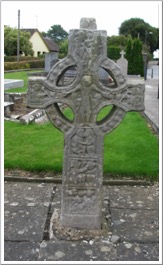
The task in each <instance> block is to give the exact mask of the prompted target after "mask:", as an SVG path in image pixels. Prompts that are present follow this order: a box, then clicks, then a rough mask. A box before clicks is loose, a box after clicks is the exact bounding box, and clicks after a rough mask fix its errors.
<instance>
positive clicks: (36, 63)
mask: <svg viewBox="0 0 163 265" xmlns="http://www.w3.org/2000/svg"><path fill="white" fill-rule="evenodd" d="M32 58H33V57H32ZM44 67H45V60H44V59H39V60H38V59H37V60H30V61H22V62H21V61H20V62H19V63H17V62H5V63H4V70H5V71H7V70H17V69H30V68H44Z"/></svg>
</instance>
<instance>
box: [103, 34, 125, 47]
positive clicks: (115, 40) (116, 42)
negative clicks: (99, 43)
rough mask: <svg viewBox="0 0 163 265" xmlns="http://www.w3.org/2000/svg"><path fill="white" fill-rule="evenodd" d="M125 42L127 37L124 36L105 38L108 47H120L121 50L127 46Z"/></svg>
mask: <svg viewBox="0 0 163 265" xmlns="http://www.w3.org/2000/svg"><path fill="white" fill-rule="evenodd" d="M127 40H128V37H126V36H124V35H120V36H114V35H113V36H111V37H108V38H107V43H108V45H109V46H111V45H113V46H120V48H121V49H124V47H125V46H126V44H127Z"/></svg>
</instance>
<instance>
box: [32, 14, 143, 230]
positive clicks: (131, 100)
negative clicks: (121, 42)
mask: <svg viewBox="0 0 163 265" xmlns="http://www.w3.org/2000/svg"><path fill="white" fill-rule="evenodd" d="M68 47H69V48H68V55H67V57H66V58H64V59H63V60H61V61H59V62H58V63H56V64H55V65H54V67H53V68H52V69H51V70H50V72H49V74H48V76H47V77H46V78H45V77H31V78H29V80H28V92H27V105H28V106H29V107H32V108H37V109H39V108H41V109H42V108H43V109H45V111H46V114H47V116H48V118H49V120H50V121H51V122H52V124H53V125H54V126H55V127H56V128H58V129H59V130H61V131H62V132H63V133H64V163H63V174H62V204H61V224H62V225H63V226H66V227H72V228H81V229H101V212H102V211H101V208H102V197H103V195H102V182H103V142H104V135H105V134H106V133H109V132H111V131H112V130H113V129H115V128H116V127H117V126H118V125H119V123H120V122H121V120H122V119H123V117H124V115H125V113H126V112H127V111H143V110H144V89H145V86H144V82H143V81H140V80H138V81H136V80H134V81H132V82H131V81H126V78H125V77H124V75H123V74H122V71H121V69H120V68H119V66H118V65H117V64H115V63H114V62H113V61H112V60H110V59H109V58H107V33H106V31H104V30H97V27H96V22H95V19H94V18H83V19H81V22H80V29H74V30H70V32H69V46H68ZM71 67H75V69H76V77H75V78H74V79H73V81H72V82H70V83H68V84H64V82H60V81H61V80H62V78H63V76H64V73H65V72H66V71H68V70H69V69H70V68H71ZM99 69H103V70H104V71H106V72H107V73H108V74H109V75H110V76H111V78H112V80H113V83H112V84H110V83H107V82H105V83H103V82H102V81H101V80H100V79H99V74H98V73H99ZM60 103H64V104H66V105H68V106H69V107H70V108H71V109H72V111H73V113H74V118H73V120H69V119H68V118H66V117H65V116H64V114H63V112H62V111H61V109H60ZM108 105H110V107H111V111H110V112H109V113H108V115H107V116H106V117H105V118H103V119H102V120H100V121H99V120H97V116H98V113H99V112H100V111H101V110H102V109H103V108H104V107H105V106H108Z"/></svg>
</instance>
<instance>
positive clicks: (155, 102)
mask: <svg viewBox="0 0 163 265" xmlns="http://www.w3.org/2000/svg"><path fill="white" fill-rule="evenodd" d="M158 86H159V80H158V79H152V78H150V79H147V80H146V82H145V99H144V104H145V111H144V113H145V116H146V117H147V119H148V121H149V122H150V123H151V125H152V126H153V128H154V129H155V131H156V132H157V133H158V132H159V98H158V89H159V88H158Z"/></svg>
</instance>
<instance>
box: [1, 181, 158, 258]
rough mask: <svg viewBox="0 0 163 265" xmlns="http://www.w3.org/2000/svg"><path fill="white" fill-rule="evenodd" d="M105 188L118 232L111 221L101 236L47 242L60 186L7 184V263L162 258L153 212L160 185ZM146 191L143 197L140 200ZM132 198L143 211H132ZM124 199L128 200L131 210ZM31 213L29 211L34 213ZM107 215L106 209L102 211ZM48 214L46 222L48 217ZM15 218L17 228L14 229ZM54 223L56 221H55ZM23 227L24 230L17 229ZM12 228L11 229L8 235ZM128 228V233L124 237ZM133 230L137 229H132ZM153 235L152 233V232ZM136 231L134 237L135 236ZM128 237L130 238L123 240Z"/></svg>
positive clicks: (139, 209) (156, 219)
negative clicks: (115, 203)
mask: <svg viewBox="0 0 163 265" xmlns="http://www.w3.org/2000/svg"><path fill="white" fill-rule="evenodd" d="M103 190H104V202H105V204H104V205H106V207H108V210H109V214H108V216H107V218H108V219H109V220H110V221H111V222H112V223H113V224H116V230H115V226H114V225H112V226H110V225H109V222H108V228H109V229H108V231H107V230H106V232H105V233H104V234H102V235H100V234H99V235H94V236H93V235H92V236H91V237H89V236H87V238H82V237H78V238H76V239H75V238H74V240H71V239H68V236H67V238H66V237H65V238H64V239H63V238H62V239H60V238H59V237H57V236H56V235H55V236H54V237H51V238H50V239H49V240H47V239H45V237H44V236H43V235H44V231H45V226H43V225H42V224H43V223H44V224H45V223H47V221H48V220H49V213H50V211H49V210H51V211H52V212H53V211H54V210H55V209H57V210H60V209H61V185H57V186H56V187H55V189H54V187H53V184H45V183H23V182H19V183H14V182H11V183H5V198H4V202H5V212H4V213H5V216H4V218H5V225H6V223H8V224H9V226H7V227H6V228H5V244H4V247H5V248H4V256H5V261H36V260H40V261H44V262H46V260H47V261H69V262H71V261H106V262H108V261H109V262H110V261H119V262H120V261H130V262H132V261H157V260H159V244H158V233H155V231H156V230H155V229H156V225H158V221H159V216H158V209H157V206H156V210H155V209H154V203H157V201H158V184H155V185H153V186H149V187H138V186H135V187H133V186H132V187H131V186H121V187H119V186H110V187H108V186H104V187H103ZM144 190H145V192H144ZM147 191H148V192H147ZM143 192H144V196H142V195H143ZM125 193H126V194H127V195H126V194H125ZM128 194H129V195H130V196H131V197H130V201H131V202H132V203H133V202H134V200H137V198H139V197H140V200H141V205H143V207H140V206H138V207H135V206H136V204H135V206H134V207H135V208H133V207H131V208H129V209H128V207H129V199H127V198H128ZM149 194H150V198H152V199H153V202H154V203H153V205H151V208H150V207H149V206H150V204H148V195H149ZM52 197H53V198H52ZM35 198H36V199H35ZM117 199H119V201H122V204H120V209H119V208H118V207H117V206H115V208H114V207H113V205H114V202H117ZM124 200H127V204H126V207H127V208H126V207H125V204H124ZM109 201H112V202H113V204H112V207H110V206H109V204H106V202H109ZM27 205H28V206H27ZM41 205H42V207H44V208H45V209H46V211H47V215H46V214H45V212H43V211H42V207H41ZM50 205H51V209H50V207H49V206H50ZM29 209H30V210H31V211H30V212H29ZM36 209H37V211H36ZM34 211H36V213H34ZM103 211H104V209H103V208H102V212H103ZM115 211H116V213H115ZM28 212H29V214H28ZM13 213H14V214H13ZM147 213H148V214H147ZM43 215H44V216H43ZM45 215H46V220H45V219H44V218H45ZM23 216H24V217H23ZM26 217H27V218H26ZM14 218H17V221H18V220H19V219H21V222H19V223H18V224H16V219H14ZM29 218H30V220H31V221H30V222H29ZM13 219H14V222H13V225H10V224H12V220H13ZM36 219H38V220H39V223H38V228H37V230H36V226H35V225H33V223H34V221H35V220H36ZM52 221H53V218H51V222H52ZM117 221H121V223H120V224H119V223H118V222H117ZM153 221H154V222H153ZM125 223H126V224H125ZM19 224H20V227H18V226H19ZM21 224H23V226H21ZM29 226H31V228H30V230H29V232H28V233H27V232H26V233H22V232H23V228H24V229H25V228H28V227H29ZM152 226H153V227H152ZM8 228H9V231H7V229H8ZM18 228H19V230H18ZM47 228H48V227H47ZM124 228H125V229H126V231H127V230H128V231H129V232H126V233H124ZM51 229H52V227H51V228H50V226H49V230H48V232H49V233H52V231H51ZM132 229H134V230H133V231H132ZM157 229H158V227H157ZM67 230H68V228H67ZM18 231H20V232H19V233H20V234H18ZM77 231H79V230H77ZM33 232H34V233H36V234H37V235H36V234H35V237H34V235H33ZM88 232H90V231H88ZM151 232H152V233H153V235H151V234H150V233H151ZM21 233H22V234H21ZM129 233H130V234H131V236H130V235H129ZM134 233H135V236H133V234H134ZM125 234H126V235H127V238H125V237H124V235H125ZM144 235H145V236H144ZM18 236H19V237H18ZM160 251H161V250H160ZM160 257H161V255H160ZM160 262H161V260H160ZM2 263H3V262H2Z"/></svg>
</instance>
